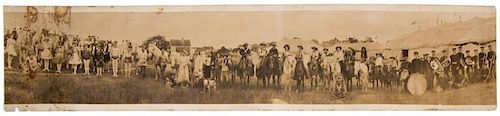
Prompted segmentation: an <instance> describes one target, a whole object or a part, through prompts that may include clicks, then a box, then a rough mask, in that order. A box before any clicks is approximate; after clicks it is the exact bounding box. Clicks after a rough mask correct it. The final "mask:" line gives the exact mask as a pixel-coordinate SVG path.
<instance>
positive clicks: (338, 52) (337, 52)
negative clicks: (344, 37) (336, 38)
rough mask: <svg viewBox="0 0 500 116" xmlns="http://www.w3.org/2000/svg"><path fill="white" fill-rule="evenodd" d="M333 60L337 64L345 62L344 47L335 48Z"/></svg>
mask: <svg viewBox="0 0 500 116" xmlns="http://www.w3.org/2000/svg"><path fill="white" fill-rule="evenodd" d="M333 59H334V60H335V61H337V62H342V61H343V60H344V52H342V47H340V46H337V47H335V52H333Z"/></svg>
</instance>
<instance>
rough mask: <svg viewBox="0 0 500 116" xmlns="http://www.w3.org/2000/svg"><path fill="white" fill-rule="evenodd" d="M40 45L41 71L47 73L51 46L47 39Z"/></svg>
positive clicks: (50, 57)
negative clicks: (41, 49) (41, 48)
mask: <svg viewBox="0 0 500 116" xmlns="http://www.w3.org/2000/svg"><path fill="white" fill-rule="evenodd" d="M42 43H43V44H42V46H43V51H42V54H41V58H42V59H43V71H49V66H50V60H51V59H52V46H51V45H52V44H51V43H50V40H49V38H45V39H44V40H43V42H42Z"/></svg>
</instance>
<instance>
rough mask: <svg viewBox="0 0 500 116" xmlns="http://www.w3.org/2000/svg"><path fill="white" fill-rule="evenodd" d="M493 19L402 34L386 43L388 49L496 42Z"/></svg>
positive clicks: (480, 19) (476, 20)
mask: <svg viewBox="0 0 500 116" xmlns="http://www.w3.org/2000/svg"><path fill="white" fill-rule="evenodd" d="M495 21H496V20H495V17H491V18H477V17H476V18H473V19H471V20H468V21H465V22H458V23H447V24H443V25H441V26H439V27H434V28H428V29H425V30H420V31H415V32H413V33H410V34H403V35H401V36H400V37H398V38H396V39H394V40H391V41H388V42H387V47H388V48H390V49H416V48H433V47H438V46H443V45H457V44H463V43H469V42H475V43H489V42H493V41H496V28H495V27H496V22H495Z"/></svg>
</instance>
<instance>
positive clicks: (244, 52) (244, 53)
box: [240, 43, 250, 59]
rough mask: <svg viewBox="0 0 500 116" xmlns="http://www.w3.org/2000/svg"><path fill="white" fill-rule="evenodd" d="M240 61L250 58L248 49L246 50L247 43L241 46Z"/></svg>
mask: <svg viewBox="0 0 500 116" xmlns="http://www.w3.org/2000/svg"><path fill="white" fill-rule="evenodd" d="M240 55H241V59H247V58H248V57H249V56H250V49H248V43H245V44H243V48H242V49H241V50H240Z"/></svg>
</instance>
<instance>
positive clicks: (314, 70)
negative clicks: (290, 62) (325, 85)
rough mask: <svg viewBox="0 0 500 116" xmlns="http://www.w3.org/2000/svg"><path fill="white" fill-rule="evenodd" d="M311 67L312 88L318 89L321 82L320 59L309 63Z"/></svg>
mask: <svg viewBox="0 0 500 116" xmlns="http://www.w3.org/2000/svg"><path fill="white" fill-rule="evenodd" d="M308 66H309V72H310V75H311V87H317V86H318V80H319V78H320V77H319V76H320V75H319V74H320V71H321V70H320V69H321V65H320V62H319V60H318V59H311V61H310V62H309V63H308Z"/></svg>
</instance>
